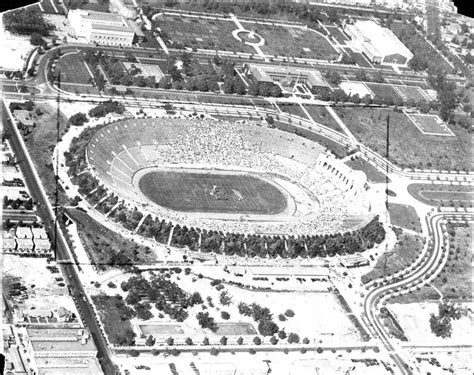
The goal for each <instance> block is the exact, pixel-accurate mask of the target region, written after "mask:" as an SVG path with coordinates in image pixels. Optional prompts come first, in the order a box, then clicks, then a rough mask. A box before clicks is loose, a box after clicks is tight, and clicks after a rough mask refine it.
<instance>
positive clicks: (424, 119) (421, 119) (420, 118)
mask: <svg viewBox="0 0 474 375" xmlns="http://www.w3.org/2000/svg"><path fill="white" fill-rule="evenodd" d="M410 119H411V120H412V121H413V123H414V124H415V126H416V127H418V129H420V131H421V132H422V133H424V134H433V135H444V136H448V137H449V136H451V137H452V136H454V134H453V132H452V131H451V130H449V128H448V127H447V125H446V124H445V123H443V121H442V120H441V119H440V118H439V117H438V116H437V115H410Z"/></svg>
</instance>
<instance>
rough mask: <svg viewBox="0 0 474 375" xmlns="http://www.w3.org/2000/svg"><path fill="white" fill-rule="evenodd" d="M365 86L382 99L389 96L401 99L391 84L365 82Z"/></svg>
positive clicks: (393, 98)
mask: <svg viewBox="0 0 474 375" xmlns="http://www.w3.org/2000/svg"><path fill="white" fill-rule="evenodd" d="M366 85H367V87H368V88H369V89H370V90H372V92H373V93H374V95H375V96H377V97H378V98H381V99H383V100H387V99H388V98H391V99H392V100H402V97H401V96H400V95H398V94H397V92H396V91H395V89H394V88H393V87H392V86H391V85H387V84H381V83H366Z"/></svg>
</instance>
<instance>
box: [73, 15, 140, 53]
mask: <svg viewBox="0 0 474 375" xmlns="http://www.w3.org/2000/svg"><path fill="white" fill-rule="evenodd" d="M68 19H69V22H71V26H72V27H73V28H74V31H75V32H76V34H77V36H78V37H83V38H85V39H86V40H87V42H88V43H97V44H102V45H111V46H119V45H121V46H131V45H132V43H133V38H134V36H135V32H134V30H133V28H132V27H131V26H130V24H129V22H130V21H128V20H126V19H125V18H124V17H122V16H121V15H118V14H113V13H104V12H95V11H91V10H82V9H73V10H70V11H69V14H68Z"/></svg>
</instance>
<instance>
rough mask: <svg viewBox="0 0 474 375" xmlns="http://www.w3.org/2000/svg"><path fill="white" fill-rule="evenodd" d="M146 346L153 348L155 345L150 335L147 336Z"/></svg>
mask: <svg viewBox="0 0 474 375" xmlns="http://www.w3.org/2000/svg"><path fill="white" fill-rule="evenodd" d="M145 345H146V346H153V345H155V338H154V337H153V336H152V335H149V336H148V337H147V339H146V341H145Z"/></svg>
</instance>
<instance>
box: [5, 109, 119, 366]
mask: <svg viewBox="0 0 474 375" xmlns="http://www.w3.org/2000/svg"><path fill="white" fill-rule="evenodd" d="M2 120H3V124H4V126H5V128H6V129H9V131H10V132H11V134H12V137H11V138H10V144H11V147H12V149H13V152H14V153H15V155H16V156H17V159H18V160H20V162H19V163H18V166H19V167H20V169H21V171H22V173H23V176H24V178H25V183H26V185H27V186H28V189H29V191H30V192H31V196H32V197H33V199H34V200H35V201H36V202H38V203H39V204H38V206H37V213H38V215H39V217H40V218H41V219H42V221H43V222H44V223H45V227H46V230H47V231H48V233H49V234H50V235H51V237H50V238H51V239H52V243H53V244H56V252H57V259H58V260H67V261H68V263H66V264H61V263H59V266H60V267H61V270H62V272H63V274H64V276H65V277H66V280H67V283H68V286H69V288H70V292H71V295H72V296H73V298H74V299H75V303H76V306H77V308H78V311H79V312H80V314H81V317H82V320H83V322H84V324H85V325H86V326H87V327H88V328H89V330H90V331H91V335H92V337H93V338H94V342H95V344H96V346H97V349H98V357H99V361H100V362H101V365H102V369H103V370H104V372H105V374H107V375H108V374H113V373H114V371H115V370H114V365H113V363H112V360H111V353H110V350H109V348H108V347H107V344H106V341H105V339H104V337H103V336H102V334H101V330H100V327H99V323H98V321H97V317H96V316H95V313H94V311H93V309H92V307H91V306H90V305H89V303H88V302H87V301H84V300H83V299H82V296H83V295H85V291H84V288H83V286H82V284H81V281H80V279H79V277H78V274H77V271H76V267H75V265H74V264H73V263H72V259H71V255H70V254H71V252H70V249H69V248H68V245H67V243H66V241H65V238H64V235H63V233H62V231H61V229H60V228H59V225H58V224H56V226H55V216H54V212H53V210H52V207H51V204H50V202H49V201H48V199H47V196H46V194H45V192H44V189H43V186H42V185H41V181H40V180H39V178H38V175H37V173H36V172H35V167H34V165H33V164H32V163H31V159H30V158H29V155H28V154H27V150H26V148H25V147H24V143H23V142H22V141H21V139H20V138H19V132H18V131H17V130H16V127H14V126H12V124H11V121H10V119H9V116H8V114H7V108H6V103H5V101H4V100H2ZM56 230H57V235H56Z"/></svg>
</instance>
